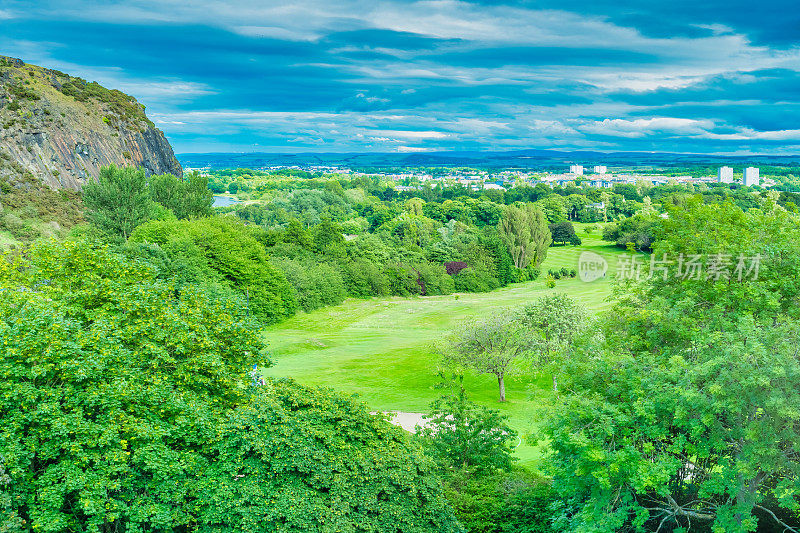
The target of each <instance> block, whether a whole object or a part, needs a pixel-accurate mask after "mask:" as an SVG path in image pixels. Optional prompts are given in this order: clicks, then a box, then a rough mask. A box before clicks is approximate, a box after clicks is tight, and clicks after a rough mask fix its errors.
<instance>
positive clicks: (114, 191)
mask: <svg viewBox="0 0 800 533" xmlns="http://www.w3.org/2000/svg"><path fill="white" fill-rule="evenodd" d="M83 201H84V203H85V204H86V207H87V209H88V213H87V218H88V219H89V220H90V221H91V222H92V223H93V224H95V225H96V226H97V227H98V228H100V230H101V231H103V232H104V233H105V234H107V235H108V236H109V237H111V238H114V239H121V240H123V241H124V240H127V239H128V237H129V236H130V235H131V233H132V232H133V230H134V229H135V228H136V226H138V225H140V224H142V223H143V222H145V221H147V220H148V219H149V218H150V214H151V213H152V210H153V206H152V201H151V200H150V197H149V194H148V192H147V178H145V175H144V170H142V169H136V168H132V167H121V168H117V167H116V166H114V165H110V166H107V167H103V168H101V169H100V175H99V176H98V177H97V181H96V182H93V181H90V182H89V183H87V184H86V185H85V186H84V188H83Z"/></svg>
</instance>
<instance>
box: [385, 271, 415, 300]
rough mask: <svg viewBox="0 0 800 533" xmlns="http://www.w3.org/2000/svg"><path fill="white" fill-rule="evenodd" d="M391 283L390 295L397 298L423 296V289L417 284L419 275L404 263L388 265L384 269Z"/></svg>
mask: <svg viewBox="0 0 800 533" xmlns="http://www.w3.org/2000/svg"><path fill="white" fill-rule="evenodd" d="M383 272H384V274H385V275H386V279H387V281H388V283H389V292H390V294H393V295H396V296H411V295H412V294H421V293H422V287H420V286H419V284H418V283H417V279H418V278H419V275H418V274H417V271H416V270H414V269H413V268H411V267H409V266H408V265H405V264H403V263H394V264H389V265H386V267H384V269H383Z"/></svg>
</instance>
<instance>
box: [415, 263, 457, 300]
mask: <svg viewBox="0 0 800 533" xmlns="http://www.w3.org/2000/svg"><path fill="white" fill-rule="evenodd" d="M414 268H415V270H416V271H417V273H418V275H419V278H418V284H419V285H420V288H421V289H422V292H421V294H425V295H437V294H452V293H453V291H454V290H455V288H456V285H455V282H454V281H453V278H452V277H451V276H448V275H447V271H446V270H445V268H444V267H443V266H442V265H438V264H434V263H418V264H416V265H414Z"/></svg>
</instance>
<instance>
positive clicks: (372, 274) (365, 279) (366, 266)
mask: <svg viewBox="0 0 800 533" xmlns="http://www.w3.org/2000/svg"><path fill="white" fill-rule="evenodd" d="M340 268H341V273H342V278H343V280H344V284H345V288H346V289H347V293H348V294H349V295H350V296H354V297H356V298H369V297H370V296H385V295H388V294H391V288H390V287H389V278H388V277H387V276H386V274H385V273H384V272H383V270H381V269H380V268H378V267H377V266H375V264H374V263H373V262H372V261H367V260H366V259H356V260H355V261H352V262H349V263H344V264H342V265H341V266H340Z"/></svg>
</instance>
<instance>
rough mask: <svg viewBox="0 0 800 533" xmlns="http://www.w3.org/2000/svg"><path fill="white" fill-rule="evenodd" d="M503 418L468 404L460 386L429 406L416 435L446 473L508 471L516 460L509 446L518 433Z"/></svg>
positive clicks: (496, 413)
mask: <svg viewBox="0 0 800 533" xmlns="http://www.w3.org/2000/svg"><path fill="white" fill-rule="evenodd" d="M506 419H507V417H505V416H503V415H502V414H500V411H498V410H496V409H489V408H487V407H483V406H481V405H478V404H476V403H474V402H471V401H470V400H469V399H468V398H467V394H466V392H465V391H464V387H463V386H462V385H461V384H460V383H459V390H458V392H456V393H455V394H450V395H446V396H442V397H441V398H439V399H438V400H436V401H434V402H433V403H432V404H431V410H430V413H429V414H428V415H427V417H426V420H425V424H424V426H423V427H422V428H421V429H420V430H419V435H420V437H421V438H422V440H423V443H424V444H425V446H426V447H427V448H428V449H429V450H430V451H431V454H432V455H433V456H434V457H435V458H436V459H437V460H438V461H439V462H440V463H441V464H442V465H443V466H444V467H445V468H446V469H448V470H462V471H465V472H469V473H474V474H477V475H481V474H486V473H492V472H494V471H496V470H504V471H508V470H509V469H510V468H511V465H512V464H513V462H514V461H515V460H516V458H515V457H514V456H513V455H512V449H511V447H510V444H511V443H512V442H514V441H515V440H516V438H517V433H516V431H514V430H513V429H511V428H510V427H509V426H508V424H506Z"/></svg>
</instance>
